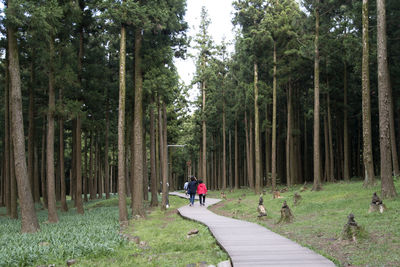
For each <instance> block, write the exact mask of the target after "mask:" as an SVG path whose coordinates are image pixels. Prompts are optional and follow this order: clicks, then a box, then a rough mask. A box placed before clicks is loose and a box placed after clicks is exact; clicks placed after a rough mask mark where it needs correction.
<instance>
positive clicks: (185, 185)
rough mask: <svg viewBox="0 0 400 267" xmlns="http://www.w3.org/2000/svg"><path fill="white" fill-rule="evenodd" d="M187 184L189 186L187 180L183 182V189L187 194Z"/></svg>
mask: <svg viewBox="0 0 400 267" xmlns="http://www.w3.org/2000/svg"><path fill="white" fill-rule="evenodd" d="M188 186H189V181H186V182H185V184H184V185H183V190H185V194H186V195H188Z"/></svg>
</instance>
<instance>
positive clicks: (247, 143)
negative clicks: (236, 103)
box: [244, 111, 254, 188]
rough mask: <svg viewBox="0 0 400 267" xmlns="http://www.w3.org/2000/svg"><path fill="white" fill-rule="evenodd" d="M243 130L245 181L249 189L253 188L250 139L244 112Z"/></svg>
mask: <svg viewBox="0 0 400 267" xmlns="http://www.w3.org/2000/svg"><path fill="white" fill-rule="evenodd" d="M244 130H245V134H246V167H247V168H246V169H247V180H248V184H249V186H250V188H253V187H254V186H253V179H252V178H251V177H252V174H251V167H250V166H251V156H250V153H251V152H250V137H249V129H248V123H247V111H245V112H244Z"/></svg>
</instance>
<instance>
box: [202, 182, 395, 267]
mask: <svg viewBox="0 0 400 267" xmlns="http://www.w3.org/2000/svg"><path fill="white" fill-rule="evenodd" d="M395 184H396V188H397V189H398V190H399V188H400V182H399V181H396V182H395ZM300 187H301V186H295V187H292V188H289V190H288V191H287V192H285V193H281V196H282V197H283V198H280V199H273V198H272V194H270V193H269V192H268V193H267V194H266V195H264V196H263V198H264V206H265V208H266V210H267V215H268V216H267V217H263V219H258V218H257V214H258V213H257V205H258V199H259V196H256V195H255V194H254V192H253V191H251V190H248V189H241V190H237V191H234V192H228V191H225V193H226V195H227V200H224V201H222V202H221V203H219V204H217V205H216V206H214V207H213V208H212V210H213V211H214V212H216V213H219V214H221V215H224V216H230V217H235V218H238V219H243V220H247V221H252V222H256V223H258V224H260V225H263V226H265V227H267V228H269V229H271V230H272V231H275V232H277V233H279V234H282V235H284V236H286V237H288V238H290V239H292V240H295V241H296V242H298V243H300V244H301V245H303V246H306V247H309V248H311V249H313V250H314V251H316V252H318V253H320V254H322V255H324V256H326V257H328V258H329V259H331V260H333V261H334V262H335V264H337V265H339V266H347V264H351V265H354V266H400V254H399V251H400V200H399V198H395V199H390V200H384V204H385V205H386V207H387V208H388V210H387V211H386V212H385V213H383V214H379V213H371V214H369V213H368V208H369V203H370V202H371V198H372V194H373V192H377V193H378V195H380V186H375V187H373V188H370V189H364V188H363V187H362V181H354V182H350V183H342V182H341V183H334V184H325V185H324V186H323V190H322V191H319V192H313V191H310V189H311V187H312V185H308V187H309V189H308V190H306V191H305V192H302V193H300V194H301V196H302V201H301V202H300V204H299V205H297V206H294V205H293V195H294V193H295V192H300ZM209 196H210V197H212V196H214V197H220V192H210V194H209ZM239 197H240V198H241V199H242V200H241V202H240V204H239V203H238V199H239ZM284 200H286V201H287V203H288V205H289V207H290V208H291V209H292V213H293V214H294V221H293V222H292V223H290V224H279V225H278V224H276V222H277V221H278V220H279V218H280V208H281V206H282V203H283V201H284ZM350 213H353V214H354V215H355V220H356V222H357V223H358V224H359V225H361V226H363V227H364V229H365V230H366V232H367V235H366V236H365V237H364V238H361V239H359V240H358V242H357V243H354V242H350V241H346V240H341V238H340V237H341V232H342V230H343V226H344V224H345V223H346V222H347V216H348V215H349V214H350Z"/></svg>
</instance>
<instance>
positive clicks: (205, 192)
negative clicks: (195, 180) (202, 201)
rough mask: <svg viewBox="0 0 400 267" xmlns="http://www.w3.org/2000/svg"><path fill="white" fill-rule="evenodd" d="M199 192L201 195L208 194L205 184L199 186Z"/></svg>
mask: <svg viewBox="0 0 400 267" xmlns="http://www.w3.org/2000/svg"><path fill="white" fill-rule="evenodd" d="M197 194H199V195H202V194H204V195H205V194H207V187H206V185H205V184H203V183H201V184H199V185H198V186H197Z"/></svg>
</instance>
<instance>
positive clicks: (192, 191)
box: [188, 176, 197, 206]
mask: <svg viewBox="0 0 400 267" xmlns="http://www.w3.org/2000/svg"><path fill="white" fill-rule="evenodd" d="M196 191H197V180H196V177H194V176H192V177H190V182H189V184H188V194H189V196H190V204H189V206H193V205H194V197H195V196H196Z"/></svg>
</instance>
